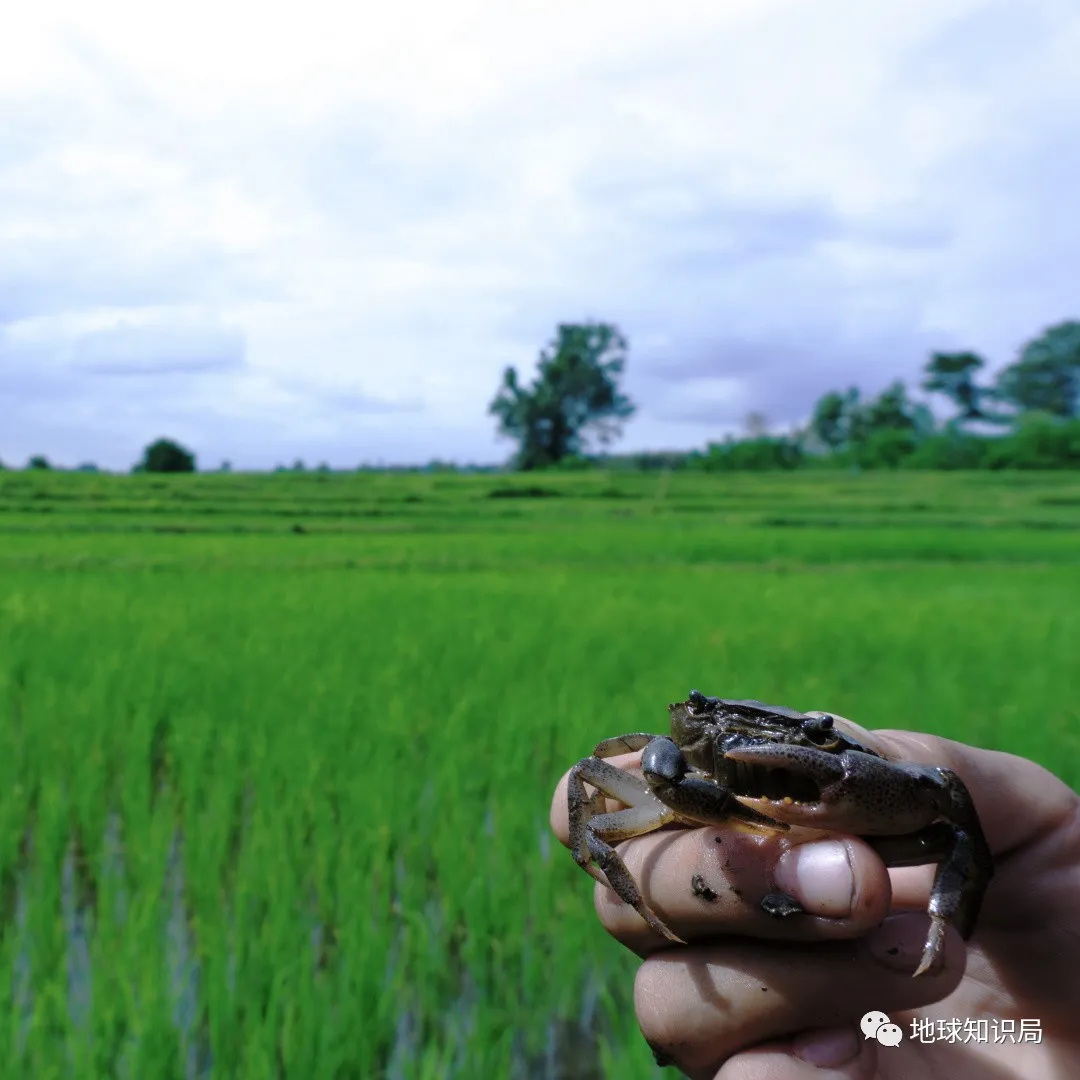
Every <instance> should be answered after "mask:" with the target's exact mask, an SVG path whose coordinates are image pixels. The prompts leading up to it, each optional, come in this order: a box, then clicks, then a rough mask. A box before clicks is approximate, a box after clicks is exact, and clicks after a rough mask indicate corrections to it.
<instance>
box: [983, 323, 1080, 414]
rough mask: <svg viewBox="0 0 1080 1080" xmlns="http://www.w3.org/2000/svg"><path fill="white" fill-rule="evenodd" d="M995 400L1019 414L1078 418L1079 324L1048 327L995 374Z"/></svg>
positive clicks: (1079, 405)
mask: <svg viewBox="0 0 1080 1080" xmlns="http://www.w3.org/2000/svg"><path fill="white" fill-rule="evenodd" d="M996 396H997V397H998V398H1000V399H1001V400H1002V401H1005V402H1008V403H1009V404H1010V405H1012V406H1014V407H1015V408H1016V409H1017V410H1018V411H1019V412H1031V411H1039V412H1044V413H1049V414H1050V415H1051V416H1059V417H1064V418H1066V419H1067V418H1069V417H1075V416H1080V322H1063V323H1058V324H1057V325H1056V326H1051V327H1050V328H1049V329H1047V330H1044V331H1043V333H1042V334H1041V335H1040V336H1039V337H1037V338H1035V339H1034V340H1033V341H1029V342H1028V343H1027V345H1025V346H1024V348H1023V349H1022V350H1021V353H1020V356H1019V358H1018V359H1017V360H1016V361H1015V362H1014V363H1012V364H1009V365H1008V366H1007V367H1004V368H1002V369H1001V371H999V372H998V377H997V380H996Z"/></svg>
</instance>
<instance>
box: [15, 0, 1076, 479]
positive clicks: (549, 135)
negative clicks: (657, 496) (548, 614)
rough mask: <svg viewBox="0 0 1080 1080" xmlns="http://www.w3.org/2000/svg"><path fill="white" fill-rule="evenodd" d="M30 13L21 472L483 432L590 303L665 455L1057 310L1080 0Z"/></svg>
mask: <svg viewBox="0 0 1080 1080" xmlns="http://www.w3.org/2000/svg"><path fill="white" fill-rule="evenodd" d="M18 7H19V8H20V9H22V10H18V11H16V13H15V14H14V21H12V15H11V13H8V14H6V15H5V26H4V33H3V35H2V36H0V394H2V397H3V401H4V403H5V406H6V407H5V409H4V426H3V429H2V430H0V460H3V461H4V462H5V463H7V464H16V465H21V464H22V463H24V462H25V460H26V458H27V457H29V456H30V455H31V454H35V453H44V454H46V455H47V456H48V457H49V458H50V459H51V460H53V461H54V462H55V463H57V464H61V465H68V466H73V465H76V464H78V463H80V462H83V461H95V462H97V463H98V464H100V465H102V466H103V467H109V468H117V469H126V468H128V467H130V465H131V464H132V463H133V462H134V461H135V460H136V459H137V458H138V457H139V454H140V451H141V449H142V447H143V446H144V445H145V444H146V443H147V442H149V441H150V440H151V439H153V438H155V437H157V436H159V435H168V436H172V437H175V438H177V439H179V440H180V441H182V442H184V443H185V444H187V445H189V446H190V447H191V448H192V449H194V450H195V451H196V453H197V454H198V457H199V462H200V466H201V467H207V468H213V467H216V465H217V464H218V463H219V462H220V461H221V460H223V459H228V460H230V461H231V462H232V463H233V465H234V467H237V468H244V467H247V468H267V467H272V466H273V465H275V464H277V463H279V462H291V461H292V460H293V459H295V458H298V457H299V458H303V459H305V460H306V461H308V462H309V464H314V463H316V462H318V461H327V462H329V463H330V464H332V465H334V466H335V467H351V466H354V465H357V464H359V463H360V462H375V461H384V462H399V463H406V462H415V463H423V462H425V461H428V460H430V459H432V458H441V459H454V460H458V461H476V462H493V461H498V460H501V459H503V458H505V456H506V455H507V454H508V453H509V452H510V450H511V447H510V446H509V444H507V443H506V442H505V441H500V440H498V439H497V438H496V437H495V428H494V424H493V422H492V418H491V417H489V416H488V415H487V405H488V402H489V401H490V399H491V397H492V395H493V394H494V392H495V390H496V388H497V386H498V383H499V380H500V377H501V372H502V369H503V368H504V366H506V365H508V364H509V365H513V366H516V367H517V368H518V369H519V371H520V372H521V373H522V374H523V375H530V376H531V373H532V371H533V369H534V365H535V362H536V359H537V355H538V352H539V350H540V348H541V347H542V346H543V345H544V344H545V343H546V342H547V341H548V340H549V339H550V338H551V337H552V334H553V332H554V329H555V326H556V324H558V323H559V322H571V321H576V320H580V319H585V318H594V319H601V320H605V321H611V322H615V323H617V324H618V325H619V327H620V328H621V329H622V330H623V332H624V333H625V335H626V336H627V337H628V339H629V342H630V353H629V360H628V365H627V377H626V384H625V385H626V389H627V390H628V392H629V393H630V394H631V396H632V397H633V398H634V399H635V400H636V401H637V402H638V404H639V412H638V415H637V416H636V417H635V418H634V419H633V420H632V421H631V422H630V423H629V424H628V425H627V427H626V429H625V435H624V438H623V439H622V440H621V442H620V443H619V444H618V446H619V447H620V448H621V449H626V450H633V449H644V448H652V449H674V448H688V447H692V446H701V445H703V444H704V443H705V442H706V441H707V440H709V439H715V438H718V437H720V436H721V435H723V434H724V433H726V432H729V431H739V430H740V429H741V428H742V425H743V420H744V418H745V417H746V415H747V414H748V413H750V412H759V413H762V414H764V416H765V417H766V418H767V420H768V421H769V423H770V425H771V426H772V428H773V429H774V430H777V431H783V430H787V429H788V428H789V427H790V426H791V425H793V424H797V423H800V422H802V421H804V420H805V418H806V416H807V415H808V413H809V410H810V408H811V406H812V404H813V402H814V400H815V399H816V398H817V397H818V396H820V394H822V393H824V392H825V391H827V390H830V389H834V388H841V387H843V386H846V385H848V384H850V383H856V384H858V385H860V386H861V387H863V389H864V390H866V391H869V392H874V391H876V390H879V389H881V388H882V387H883V386H884V385H885V384H887V383H888V382H890V381H891V380H892V379H893V378H896V377H902V378H905V379H907V380H909V382H917V381H918V378H919V371H920V369H921V367H922V365H923V363H924V362H925V360H926V357H927V356H928V354H929V352H930V351H931V350H933V349H952V348H964V349H968V348H971V349H975V350H978V351H981V352H983V353H984V355H986V357H987V359H988V360H989V361H990V362H991V365H992V367H999V366H1001V365H1002V364H1004V363H1007V362H1009V361H1011V360H1012V359H1013V358H1014V357H1015V355H1016V352H1017V350H1018V348H1019V347H1020V346H1021V345H1022V344H1023V343H1024V342H1025V341H1026V340H1028V339H1029V338H1031V337H1033V336H1034V335H1035V334H1037V333H1038V332H1039V331H1041V330H1042V329H1043V328H1045V327H1046V326H1047V325H1050V324H1052V323H1054V322H1059V321H1062V320H1064V319H1067V318H1077V317H1080V298H1078V290H1077V285H1078V284H1080V214H1077V212H1076V194H1075V193H1076V191H1077V188H1078V184H1080V64H1077V62H1076V57H1077V56H1080V5H1077V4H1075V2H1074V0H1028V2H1026V3H1024V4H1018V3H1016V2H1015V0H1009V2H997V3H991V2H980V0H965V2H960V0H932V2H927V0H903V2H902V3H901V2H884V3H880V4H877V3H875V4H868V3H866V0H816V2H811V0H801V2H793V0H753V2H751V0H725V2H724V3H720V2H718V0H703V2H690V0H666V2H665V3H663V4H657V3H649V4H644V3H632V2H626V0H623V2H609V0H595V2H593V3H589V4H581V3H580V2H576V3H569V2H564V0H547V2H544V3H539V2H536V3H533V2H530V3H524V2H520V0H458V2H453V3H448V4H447V3H433V2H432V3H429V2H420V0H406V2H404V3H400V2H399V3H397V4H394V5H388V4H360V5H358V4H356V3H350V4H345V3H337V2H329V0H307V2H305V3H304V4H295V3H294V4H288V5H267V4H265V3H259V4H255V3H247V2H246V0H245V2H239V0H214V2H212V3H210V2H205V0H187V2H185V3H184V4H182V5H178V4H171V5H164V6H162V5H146V4H138V5H136V4H134V3H120V2H117V0H95V3H94V4H92V5H87V4H84V3H74V2H54V0H40V2H39V3H37V4H34V5H30V4H22V5H19V6H18Z"/></svg>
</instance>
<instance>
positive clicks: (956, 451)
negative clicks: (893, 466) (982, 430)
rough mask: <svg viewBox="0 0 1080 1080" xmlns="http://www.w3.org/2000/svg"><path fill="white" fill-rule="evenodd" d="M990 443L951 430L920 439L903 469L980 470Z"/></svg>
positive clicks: (965, 433)
mask: <svg viewBox="0 0 1080 1080" xmlns="http://www.w3.org/2000/svg"><path fill="white" fill-rule="evenodd" d="M992 441H993V440H991V439H989V438H987V437H986V436H985V435H971V434H969V433H968V432H966V431H959V430H957V429H955V428H953V429H951V430H947V431H942V432H939V433H938V434H936V435H931V436H929V437H928V438H926V439H923V441H922V442H921V443H919V445H918V446H916V447H915V449H914V450H913V451H912V452H911V453H910V454H909V455H908V456H907V458H906V459H905V460H904V465H905V467H907V468H909V469H981V468H982V467H983V466H984V465H985V464H986V456H987V453H988V451H989V449H990V446H991V443H992Z"/></svg>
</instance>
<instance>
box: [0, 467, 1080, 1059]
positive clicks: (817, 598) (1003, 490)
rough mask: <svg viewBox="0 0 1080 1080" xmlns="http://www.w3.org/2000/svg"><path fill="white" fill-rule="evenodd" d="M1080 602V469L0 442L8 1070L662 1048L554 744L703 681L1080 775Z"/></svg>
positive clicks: (599, 729) (0, 961)
mask: <svg viewBox="0 0 1080 1080" xmlns="http://www.w3.org/2000/svg"><path fill="white" fill-rule="evenodd" d="M1078 597H1080V476H1078V475H1076V474H1071V475H1070V474H1067V473H1063V474H1053V475H1051V474H1045V475H1030V474H1028V475H1022V476H1018V475H1005V474H988V473H983V474H933V475H920V474H909V473H903V474H895V475H882V474H863V475H849V474H838V473H829V474H819V475H815V474H806V473H803V474H799V475H796V476H787V475H784V476H757V477H755V476H749V475H738V476H715V475H714V476H702V475H686V474H678V473H676V474H667V473H663V474H621V473H620V474H593V473H584V474H575V475H557V476H547V475H542V476H503V475H487V476H465V477H459V476H453V475H442V474H427V475H386V474H350V475H345V474H335V475H322V474H311V473H309V474H299V475H298V474H279V475H271V476H251V475H244V474H226V475H196V476H179V477H165V478H162V477H152V476H132V477H110V476H95V475H76V474H49V473H27V472H18V473H14V472H0V785H2V788H0V790H3V791H4V793H5V797H4V798H2V799H0V906H2V912H0V972H2V973H3V974H0V1004H2V1006H3V1008H4V1009H5V1011H6V1015H8V1016H10V1017H13V1018H14V1019H13V1022H12V1023H8V1024H5V1025H2V1026H0V1061H3V1062H4V1063H5V1069H6V1072H5V1075H10V1076H12V1077H15V1076H26V1077H34V1078H35V1080H37V1078H41V1077H61V1076H75V1077H80V1078H81V1077H102V1078H103V1077H112V1076H117V1075H119V1076H128V1077H131V1078H139V1080H142V1078H144V1077H155V1078H157V1077H163V1078H164V1077H171V1076H177V1077H188V1076H190V1077H195V1076H211V1075H212V1076H214V1077H230V1078H231V1077H243V1078H247V1077H251V1078H255V1077H258V1078H265V1077H270V1076H281V1077H286V1076H287V1077H309V1076H311V1077H315V1076H318V1077H333V1078H340V1080H352V1078H356V1080H360V1078H364V1080H368V1078H377V1077H386V1078H393V1080H414V1078H416V1080H420V1078H424V1080H427V1078H432V1080H434V1078H442V1077H462V1078H477V1077H492V1078H494V1077H503V1076H520V1077H528V1078H534V1077H535V1078H545V1077H551V1078H559V1080H570V1078H571V1077H574V1078H576V1080H587V1078H589V1077H611V1078H615V1077H619V1078H620V1080H624V1078H644V1077H654V1076H660V1075H662V1074H661V1073H660V1071H659V1070H657V1069H655V1067H654V1066H653V1064H652V1060H651V1056H650V1055H649V1053H648V1051H647V1049H646V1048H645V1046H644V1043H643V1042H642V1041H641V1039H640V1036H638V1034H637V1030H636V1024H635V1022H634V1018H633V1010H632V1008H631V1006H630V999H631V990H632V980H633V972H634V969H635V966H636V961H635V960H634V958H633V957H630V956H628V955H624V954H623V952H622V950H621V949H620V948H619V946H617V945H616V944H615V943H614V942H613V941H611V940H610V939H608V938H607V935H606V934H605V933H604V932H603V931H602V929H601V928H600V927H599V925H598V924H597V922H596V920H595V917H594V915H593V913H592V903H591V882H590V881H589V880H588V879H587V878H586V877H585V875H584V874H582V873H581V872H580V871H579V870H578V869H577V868H576V867H575V866H574V865H573V863H572V860H571V859H570V857H569V855H567V854H566V853H565V852H564V851H563V850H562V849H561V848H560V847H559V846H558V845H557V844H556V843H555V842H554V841H553V840H549V837H548V831H547V812H548V804H549V799H550V793H551V789H552V787H553V785H554V783H555V781H556V779H557V778H558V776H559V774H560V773H561V772H562V771H563V770H564V769H565V768H566V767H568V766H569V765H570V764H572V763H573V761H574V760H576V759H577V758H578V757H581V756H582V755H584V754H585V753H587V752H588V751H589V750H590V749H591V748H592V746H593V744H594V743H595V742H596V741H597V740H598V739H600V738H603V737H605V736H608V735H612V734H617V733H619V732H622V731H625V730H633V729H640V728H652V729H654V730H658V729H659V728H660V727H662V725H663V724H664V722H665V717H666V711H665V705H666V703H667V702H669V701H673V700H676V699H677V698H681V697H683V696H685V694H686V692H687V691H688V690H689V689H690V688H691V687H694V686H696V687H699V688H700V689H702V690H703V691H705V692H707V693H716V694H723V695H724V696H730V697H758V698H763V699H765V700H771V701H776V702H782V703H785V704H789V705H793V706H795V707H798V708H803V709H814V708H824V709H831V710H834V711H836V712H840V713H843V714H846V715H848V716H851V717H852V718H853V719H856V720H858V721H860V722H861V723H864V724H866V725H867V726H870V727H894V726H896V727H905V726H906V727H915V728H919V729H922V730H927V731H933V732H937V733H940V734H944V735H948V736H951V737H954V738H961V739H965V740H969V741H971V742H974V743H977V744H980V745H984V746H989V747H994V748H998V749H1005V750H1010V751H1013V752H1017V753H1021V754H1026V755H1029V756H1031V757H1034V758H1035V759H1036V760H1039V761H1041V762H1043V763H1044V764H1046V765H1047V766H1049V767H1050V768H1052V769H1054V771H1056V772H1057V773H1058V774H1059V775H1061V776H1062V777H1063V778H1064V779H1065V780H1067V781H1068V782H1069V783H1071V784H1073V785H1074V786H1077V787H1080V705H1078V702H1080V665H1077V663H1076V648H1077V644H1076V643H1077V642H1078V641H1080V605H1078V603H1077V598H1078ZM583 1061H584V1062H586V1063H588V1062H591V1063H592V1064H591V1065H590V1066H588V1067H583V1066H582V1065H581V1062H583ZM571 1062H574V1063H575V1064H574V1067H573V1068H572V1067H571V1065H570V1063H571Z"/></svg>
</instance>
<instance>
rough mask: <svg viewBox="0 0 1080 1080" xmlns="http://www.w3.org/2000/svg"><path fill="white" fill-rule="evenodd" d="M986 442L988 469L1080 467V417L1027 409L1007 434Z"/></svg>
mask: <svg viewBox="0 0 1080 1080" xmlns="http://www.w3.org/2000/svg"><path fill="white" fill-rule="evenodd" d="M988 441H989V442H991V444H992V445H991V446H990V448H989V450H988V452H987V457H986V465H987V467H988V468H991V469H1076V468H1080V420H1061V419H1059V418H1057V417H1055V416H1052V415H1050V414H1049V413H1044V412H1029V413H1025V414H1023V415H1022V416H1020V417H1019V418H1018V420H1017V422H1016V427H1015V428H1014V429H1013V430H1012V431H1011V432H1010V433H1009V434H1008V435H1004V436H1002V437H1001V438H999V439H993V440H988Z"/></svg>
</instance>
